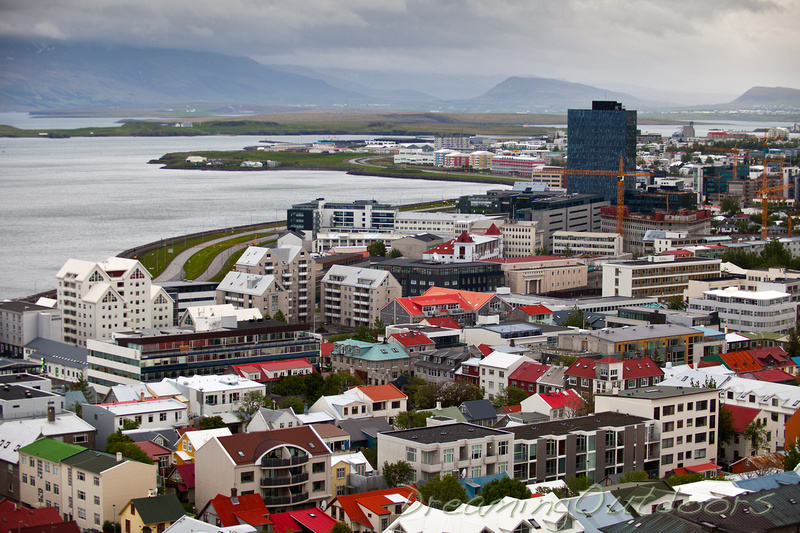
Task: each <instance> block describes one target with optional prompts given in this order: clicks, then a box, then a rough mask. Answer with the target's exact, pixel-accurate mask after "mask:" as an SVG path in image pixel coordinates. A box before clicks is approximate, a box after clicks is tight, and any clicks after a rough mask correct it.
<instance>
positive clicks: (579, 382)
mask: <svg viewBox="0 0 800 533" xmlns="http://www.w3.org/2000/svg"><path fill="white" fill-rule="evenodd" d="M564 377H565V378H566V379H567V386H569V387H570V388H574V389H575V390H577V391H578V392H579V393H581V394H597V393H600V392H604V391H613V390H614V389H618V390H628V389H635V388H637V387H648V386H653V385H656V384H658V383H659V382H661V380H662V379H663V378H664V371H663V370H661V369H660V368H659V367H658V365H657V364H655V363H654V362H653V360H652V359H650V358H649V357H642V358H640V359H615V358H614V357H606V358H603V359H589V358H588V357H579V358H578V359H576V360H575V362H574V363H572V364H571V365H570V366H569V368H567V369H566V371H564Z"/></svg>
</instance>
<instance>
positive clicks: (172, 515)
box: [130, 494, 186, 524]
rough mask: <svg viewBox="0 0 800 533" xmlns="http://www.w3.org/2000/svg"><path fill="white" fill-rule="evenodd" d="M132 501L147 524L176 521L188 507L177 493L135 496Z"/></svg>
mask: <svg viewBox="0 0 800 533" xmlns="http://www.w3.org/2000/svg"><path fill="white" fill-rule="evenodd" d="M130 503H131V504H132V505H134V506H135V507H136V512H137V513H139V516H140V517H141V518H142V522H144V523H145V524H159V523H161V522H174V521H175V520H177V519H178V518H180V517H182V516H183V515H185V514H186V509H184V508H183V505H181V502H180V500H178V497H177V496H176V495H175V494H164V495H161V496H153V497H152V498H134V499H133V500H131V502H130Z"/></svg>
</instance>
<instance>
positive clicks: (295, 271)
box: [235, 246, 316, 322]
mask: <svg viewBox="0 0 800 533" xmlns="http://www.w3.org/2000/svg"><path fill="white" fill-rule="evenodd" d="M235 269H236V270H237V271H239V272H247V273H248V274H261V275H265V276H268V275H271V276H275V279H276V280H278V283H279V284H280V285H281V286H282V287H283V288H284V290H285V291H286V292H288V294H289V304H288V307H289V312H288V313H285V314H286V318H287V319H288V320H289V321H290V322H308V321H309V320H311V319H313V316H314V298H315V297H314V294H315V291H316V278H315V276H314V269H313V259H311V254H309V253H308V252H307V251H306V250H304V249H303V248H302V247H301V246H279V247H277V248H261V247H259V246H250V247H248V248H247V250H245V252H244V253H243V254H242V256H241V257H240V258H239V260H238V261H236V267H235Z"/></svg>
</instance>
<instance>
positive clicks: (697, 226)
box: [600, 207, 711, 253]
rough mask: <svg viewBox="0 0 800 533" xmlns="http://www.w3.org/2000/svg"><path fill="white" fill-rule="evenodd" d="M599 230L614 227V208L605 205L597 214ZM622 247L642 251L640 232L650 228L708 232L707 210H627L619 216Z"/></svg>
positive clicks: (691, 232)
mask: <svg viewBox="0 0 800 533" xmlns="http://www.w3.org/2000/svg"><path fill="white" fill-rule="evenodd" d="M600 219H601V224H600V231H602V232H603V233H614V232H616V231H617V208H616V207H605V208H603V209H602V212H601V214H600ZM622 227H623V233H622V235H623V240H622V249H623V250H624V251H626V252H631V253H643V252H645V242H644V236H645V234H646V233H647V232H648V231H650V230H664V231H680V232H685V233H688V234H699V235H709V234H710V233H711V211H708V210H701V211H689V212H679V213H665V212H656V213H654V214H652V215H644V214H641V213H627V214H625V217H624V219H623V225H622Z"/></svg>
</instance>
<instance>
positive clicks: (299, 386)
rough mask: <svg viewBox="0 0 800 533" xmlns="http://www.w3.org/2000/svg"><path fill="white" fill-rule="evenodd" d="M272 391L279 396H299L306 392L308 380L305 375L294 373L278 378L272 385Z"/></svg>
mask: <svg viewBox="0 0 800 533" xmlns="http://www.w3.org/2000/svg"><path fill="white" fill-rule="evenodd" d="M272 392H273V393H275V394H277V395H279V396H297V395H300V394H302V395H304V396H305V394H306V380H305V377H304V376H299V375H297V374H293V375H291V376H286V377H285V378H283V379H280V380H278V382H277V383H275V384H274V385H273V386H272Z"/></svg>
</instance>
